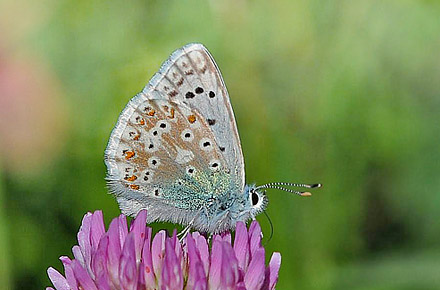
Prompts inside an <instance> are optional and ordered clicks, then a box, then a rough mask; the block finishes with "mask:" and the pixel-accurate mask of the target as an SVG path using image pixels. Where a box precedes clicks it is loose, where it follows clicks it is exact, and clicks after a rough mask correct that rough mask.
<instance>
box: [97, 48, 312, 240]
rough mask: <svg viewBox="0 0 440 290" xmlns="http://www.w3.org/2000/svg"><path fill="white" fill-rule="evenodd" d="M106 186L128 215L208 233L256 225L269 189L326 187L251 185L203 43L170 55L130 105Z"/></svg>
mask: <svg viewBox="0 0 440 290" xmlns="http://www.w3.org/2000/svg"><path fill="white" fill-rule="evenodd" d="M105 163H106V165H107V178H106V179H107V183H108V186H109V189H110V191H111V192H112V193H113V194H114V195H115V196H116V199H117V201H118V203H119V206H120V208H121V211H122V212H123V213H124V214H125V215H130V216H135V215H136V214H137V213H138V212H139V211H140V210H142V209H147V211H148V222H154V221H166V222H172V223H177V224H182V225H184V226H187V229H195V230H199V231H202V232H207V233H211V234H213V233H221V232H223V231H226V230H229V229H233V228H234V227H235V224H236V223H237V221H247V220H249V219H254V218H255V216H256V215H258V214H259V213H260V212H262V211H263V210H264V209H265V208H266V206H267V203H268V200H267V197H266V194H265V189H267V188H277V189H281V190H284V191H288V192H292V193H296V194H298V195H301V196H309V195H310V193H309V192H299V191H295V190H291V189H289V188H285V187H283V186H299V187H306V188H313V187H320V186H321V185H320V184H312V185H308V184H294V183H282V182H279V183H268V184H264V185H261V186H255V185H246V184H245V171H244V160H243V153H242V149H241V144H240V138H239V135H238V130H237V125H236V122H235V117H234V112H233V110H232V106H231V102H230V100H229V95H228V92H227V90H226V86H225V83H224V81H223V78H222V76H221V73H220V70H219V68H218V67H217V64H216V63H215V61H214V59H213V57H212V56H211V54H210V53H209V52H208V50H207V49H206V48H205V47H204V46H203V45H202V44H198V43H191V44H188V45H185V46H183V47H182V48H180V49H178V50H176V51H175V52H173V53H172V54H171V56H170V57H169V58H168V59H167V60H166V61H165V62H164V63H163V64H162V66H161V68H160V69H159V71H158V72H157V73H156V74H155V75H154V76H153V77H152V79H151V80H150V81H149V83H148V84H147V85H146V87H145V88H144V89H143V90H142V91H141V92H140V93H139V94H137V95H136V96H135V97H133V98H132V99H131V100H130V101H129V103H128V104H127V105H126V107H125V109H124V110H123V111H122V113H121V114H120V116H119V119H118V121H117V124H116V126H115V128H114V129H113V131H112V133H111V136H110V140H109V142H108V145H107V149H106V151H105Z"/></svg>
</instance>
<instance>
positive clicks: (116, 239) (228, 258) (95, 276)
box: [47, 211, 281, 290]
mask: <svg viewBox="0 0 440 290" xmlns="http://www.w3.org/2000/svg"><path fill="white" fill-rule="evenodd" d="M146 218H147V212H146V211H141V212H140V213H139V214H138V215H137V217H136V219H134V221H133V223H132V224H131V226H130V228H129V229H128V227H127V220H126V217H125V216H124V215H120V216H119V217H117V218H115V219H113V220H112V222H111V223H110V226H109V229H108V231H106V230H105V226H104V221H103V216H102V212H101V211H95V212H94V213H87V214H86V215H85V216H84V218H83V221H82V225H81V228H80V230H79V232H78V245H76V246H74V247H73V248H72V252H73V256H74V259H70V258H68V257H66V256H62V257H61V258H60V260H61V262H62V263H63V265H64V276H63V275H62V274H61V273H60V272H58V271H57V270H55V269H54V268H52V267H50V268H49V269H48V270H47V273H48V275H49V278H50V280H51V281H52V283H53V286H54V287H55V289H57V290H96V289H100V290H101V289H102V290H107V289H108V290H110V289H123V290H143V289H170V290H175V289H176V290H177V289H197V290H203V289H237V290H238V289H240V290H245V289H248V290H254V289H265V290H266V289H275V285H276V282H277V279H278V270H279V268H280V264H281V256H280V254H279V253H273V255H272V258H271V259H270V262H269V265H268V266H267V267H266V266H265V250H264V248H263V247H262V245H261V237H262V234H261V229H260V226H259V224H258V222H256V221H253V222H252V223H251V225H250V227H249V229H247V227H246V225H245V224H244V223H241V222H239V223H237V227H236V231H235V238H234V243H232V238H231V234H230V233H224V234H222V235H214V236H213V237H212V245H211V248H209V244H208V242H207V240H206V238H205V237H204V236H203V235H201V234H200V233H198V232H193V233H191V234H188V235H187V236H186V237H185V238H184V239H183V240H182V241H179V240H178V239H177V236H176V231H174V233H173V235H172V236H171V237H169V236H167V234H166V232H165V231H163V230H162V231H159V232H158V233H157V234H156V235H154V236H153V235H152V229H151V228H150V227H147V226H146ZM47 289H52V290H53V289H54V288H52V287H48V288H47Z"/></svg>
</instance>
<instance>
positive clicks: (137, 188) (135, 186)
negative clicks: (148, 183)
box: [130, 184, 139, 190]
mask: <svg viewBox="0 0 440 290" xmlns="http://www.w3.org/2000/svg"><path fill="white" fill-rule="evenodd" d="M130 187H131V188H132V189H135V190H139V185H136V184H130Z"/></svg>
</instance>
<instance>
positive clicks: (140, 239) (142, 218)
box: [130, 210, 147, 263]
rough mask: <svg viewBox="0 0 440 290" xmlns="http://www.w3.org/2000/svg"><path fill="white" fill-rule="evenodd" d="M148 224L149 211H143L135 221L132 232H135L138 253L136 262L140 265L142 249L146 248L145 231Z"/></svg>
mask: <svg viewBox="0 0 440 290" xmlns="http://www.w3.org/2000/svg"><path fill="white" fill-rule="evenodd" d="M146 223H147V211H146V210H141V211H140V212H139V213H138V215H137V216H136V218H135V219H134V221H133V223H132V225H131V227H130V231H131V232H134V246H135V252H136V262H137V263H139V262H140V260H141V254H142V247H143V246H144V240H145V231H146V229H147V227H146Z"/></svg>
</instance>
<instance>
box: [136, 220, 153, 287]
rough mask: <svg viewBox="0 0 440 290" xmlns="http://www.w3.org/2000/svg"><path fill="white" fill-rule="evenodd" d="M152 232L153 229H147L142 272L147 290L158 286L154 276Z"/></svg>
mask: <svg viewBox="0 0 440 290" xmlns="http://www.w3.org/2000/svg"><path fill="white" fill-rule="evenodd" d="M151 232H152V229H151V228H149V227H147V231H146V234H145V240H144V246H143V248H142V262H143V263H142V271H143V272H144V273H143V274H142V277H143V278H144V283H145V286H146V287H147V289H149V288H154V287H155V286H156V276H155V275H154V271H153V261H152V258H151ZM139 279H141V278H139Z"/></svg>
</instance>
